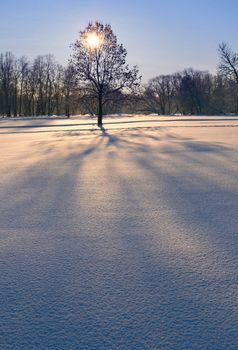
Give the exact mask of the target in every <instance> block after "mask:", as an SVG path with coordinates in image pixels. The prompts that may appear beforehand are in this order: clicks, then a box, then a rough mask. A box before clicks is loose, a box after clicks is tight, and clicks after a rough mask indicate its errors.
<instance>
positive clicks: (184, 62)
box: [0, 0, 238, 81]
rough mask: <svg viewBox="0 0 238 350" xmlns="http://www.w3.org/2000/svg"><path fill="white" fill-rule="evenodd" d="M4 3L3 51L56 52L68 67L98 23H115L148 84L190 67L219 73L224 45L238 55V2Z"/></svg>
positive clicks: (77, 0)
mask: <svg viewBox="0 0 238 350" xmlns="http://www.w3.org/2000/svg"><path fill="white" fill-rule="evenodd" d="M0 1H1V14H2V16H1V21H0V52H5V51H12V52H13V53H14V54H15V55H16V56H18V57H19V56H22V55H24V56H27V57H29V58H30V59H32V58H34V57H35V56H37V55H38V54H48V53H52V54H54V55H55V57H56V59H57V60H58V61H59V62H60V63H62V64H66V63H67V59H68V58H69V55H70V53H71V49H70V47H69V46H70V43H72V42H74V40H75V39H76V38H77V36H78V32H79V31H80V30H81V29H83V28H84V27H85V26H86V25H87V24H88V22H89V21H94V20H100V21H103V22H104V23H110V24H111V26H112V29H113V31H114V33H115V34H116V35H117V37H118V40H119V42H122V43H123V44H124V46H125V47H126V49H127V51H128V62H129V63H130V64H131V65H134V64H137V65H138V66H139V68H140V72H141V74H142V76H143V80H144V81H146V80H147V79H149V78H152V77H154V76H156V75H159V74H167V73H173V72H175V71H178V70H182V69H184V68H188V67H193V68H196V69H200V70H209V71H210V72H215V71H216V66H217V63H218V54H217V46H218V43H220V42H222V41H226V42H228V43H230V45H231V46H232V47H233V49H234V50H238V26H237V13H238V0H226V1H225V0H137V1H136V0H118V1H116V0H114V1H113V0H41V1H39V0H38V1H36V0H8V1H3V0H0Z"/></svg>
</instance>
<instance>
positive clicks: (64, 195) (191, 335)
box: [0, 128, 238, 350]
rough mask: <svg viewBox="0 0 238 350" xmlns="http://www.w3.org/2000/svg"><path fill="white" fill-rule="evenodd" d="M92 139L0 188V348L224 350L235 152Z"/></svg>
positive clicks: (177, 140)
mask: <svg viewBox="0 0 238 350" xmlns="http://www.w3.org/2000/svg"><path fill="white" fill-rule="evenodd" d="M100 132H101V133H100V134H97V135H94V136H93V138H92V140H90V142H88V141H87V143H86V145H85V144H84V143H83V142H82V144H81V141H80V140H79V141H77V142H75V143H73V145H68V147H69V148H68V149H67V150H66V152H65V153H64V154H61V152H60V151H61V149H59V150H57V144H58V142H59V141H60V140H55V141H54V142H52V144H50V145H49V147H50V148H49V149H48V157H47V159H45V160H43V161H40V162H39V163H36V164H35V165H34V166H32V167H31V168H28V169H27V170H26V171H25V172H23V173H21V175H20V177H18V176H16V177H15V178H13V179H12V180H11V182H10V183H8V185H7V187H5V188H4V189H3V190H2V192H1V198H0V203H1V206H2V208H3V209H4V210H3V211H2V214H3V216H2V217H1V219H2V220H1V230H4V232H6V234H5V241H6V244H8V245H9V248H8V249H7V250H4V249H2V251H3V254H2V255H1V261H2V262H4V264H3V267H2V269H1V287H0V288H1V301H0V306H1V307H0V310H1V313H2V315H1V316H2V321H3V323H4V325H5V328H3V330H4V332H3V335H0V340H2V341H1V344H2V346H3V348H4V347H5V348H6V349H7V348H9V347H10V348H22V349H24V348H26V349H27V348H37V349H39V350H41V349H42V350H43V349H46V348H50V347H51V348H54V349H62V350H63V349H67V348H68V349H70V348H72V349H76V348H82V349H89V348H90V349H96V348H97V349H99V350H101V349H105V348H106V349H143V350H144V349H165V350H171V349H185V348H186V349H217V348H219V350H223V349H224V350H226V349H236V347H237V346H236V345H237V344H238V338H237V325H238V320H237V299H236V294H235V291H236V286H235V284H236V282H237V278H236V275H237V274H236V271H237V265H238V264H237V263H236V260H235V259H236V258H235V257H234V253H235V252H236V250H237V234H236V233H237V232H238V230H237V231H236V229H237V221H234V219H235V218H236V217H237V215H236V203H237V197H236V194H237V193H236V191H235V185H236V184H237V173H236V172H235V167H234V165H232V160H234V159H236V157H237V156H236V157H235V158H234V152H235V150H232V149H228V148H226V147H225V146H223V145H221V144H210V143H206V142H202V143H201V142H197V141H192V140H190V139H186V138H183V137H178V136H176V135H175V134H173V135H168V134H167V135H166V134H163V133H162V132H160V133H158V135H157V134H155V133H152V134H150V135H146V134H147V133H145V132H144V131H143V130H142V131H138V130H137V131H136V130H134V131H132V132H127V133H125V132H124V131H121V132H119V133H110V132H109V131H108V130H106V129H105V128H101V130H100ZM133 133H134V135H133ZM132 135H133V136H132ZM65 137H67V135H65V136H63V135H62V139H63V140H65ZM161 140H162V141H163V140H166V141H167V142H169V145H166V146H165V148H163V147H162V146H161V142H160V141H161ZM149 141H151V142H152V144H150V143H149ZM170 141H172V142H170ZM178 144H179V145H180V148H179V150H177V147H178ZM36 146H37V147H39V150H40V151H39V152H42V154H43V155H45V150H44V147H45V143H44V142H43V143H42V144H35V147H36ZM161 147H162V151H161ZM142 149H143V150H144V152H141V150H142ZM111 150H115V152H116V155H117V156H116V157H115V158H113V157H111V153H110V151H111ZM197 164H199V167H197ZM224 164H226V166H227V173H229V179H228V174H227V175H226V172H225V171H224V170H223V169H222V165H224ZM99 165H100V167H99ZM232 166H233V167H234V169H233V168H232ZM232 169H233V170H232ZM100 171H101V172H102V174H101V177H102V179H100V181H99V180H98V179H99V178H100V176H99V175H100ZM219 175H220V177H221V179H219ZM101 180H103V181H101ZM224 232H225V234H224ZM1 247H2V246H1ZM32 334H34V337H32ZM217 344H218V346H217Z"/></svg>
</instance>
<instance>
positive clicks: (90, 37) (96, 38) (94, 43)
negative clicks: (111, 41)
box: [85, 33, 103, 49]
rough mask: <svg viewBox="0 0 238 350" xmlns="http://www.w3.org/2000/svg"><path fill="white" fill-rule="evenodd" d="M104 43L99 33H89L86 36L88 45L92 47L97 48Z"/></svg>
mask: <svg viewBox="0 0 238 350" xmlns="http://www.w3.org/2000/svg"><path fill="white" fill-rule="evenodd" d="M102 43H103V38H102V36H100V35H98V34H97V33H88V34H87V35H86V38H85V44H86V46H88V47H90V48H92V49H97V48H99V47H100V46H101V45H102Z"/></svg>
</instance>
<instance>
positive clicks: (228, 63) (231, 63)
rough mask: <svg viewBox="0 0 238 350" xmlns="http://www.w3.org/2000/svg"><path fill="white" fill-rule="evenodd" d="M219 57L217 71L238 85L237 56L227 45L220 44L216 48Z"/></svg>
mask: <svg viewBox="0 0 238 350" xmlns="http://www.w3.org/2000/svg"><path fill="white" fill-rule="evenodd" d="M218 51H219V55H220V64H219V71H220V73H221V74H223V75H225V76H226V78H229V79H231V80H233V81H235V82H236V83H237V84H238V54H237V53H236V52H234V51H232V49H231V48H230V47H229V45H228V44H227V43H224V42H223V43H221V44H220V45H219V47H218Z"/></svg>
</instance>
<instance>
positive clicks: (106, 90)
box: [72, 22, 140, 126]
mask: <svg viewBox="0 0 238 350" xmlns="http://www.w3.org/2000/svg"><path fill="white" fill-rule="evenodd" d="M126 55H127V52H126V49H125V48H124V47H123V45H122V44H118V42H117V37H116V36H115V34H114V33H113V31H112V29H111V26H110V25H109V24H105V25H104V24H102V23H100V22H95V23H89V24H88V26H87V27H86V28H85V29H84V30H83V31H81V32H80V37H79V39H78V40H76V42H75V43H74V44H73V56H72V63H73V64H74V66H75V68H76V71H77V76H78V79H79V82H80V85H81V87H82V88H83V89H84V90H85V91H87V95H90V96H91V98H96V99H97V102H98V125H99V126H101V125H102V116H103V110H104V106H105V104H106V103H107V102H109V101H112V100H113V99H116V97H117V96H118V92H119V91H123V92H129V91H131V90H133V89H134V88H135V87H137V86H138V85H139V82H140V77H139V76H138V68H137V67H136V66H134V67H133V68H132V69H130V68H129V66H128V65H127V64H126Z"/></svg>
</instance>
